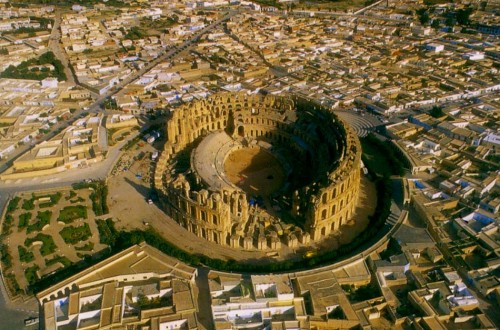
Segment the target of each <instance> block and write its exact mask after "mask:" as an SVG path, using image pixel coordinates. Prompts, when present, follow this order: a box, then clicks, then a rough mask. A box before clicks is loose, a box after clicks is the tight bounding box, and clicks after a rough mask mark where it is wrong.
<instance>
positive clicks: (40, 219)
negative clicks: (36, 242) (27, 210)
mask: <svg viewBox="0 0 500 330" xmlns="http://www.w3.org/2000/svg"><path fill="white" fill-rule="evenodd" d="M51 217H52V211H38V213H37V215H36V220H37V221H36V222H34V223H32V224H30V225H28V228H27V229H26V232H27V233H28V234H29V233H32V232H34V231H41V230H42V229H43V227H45V226H46V225H48V224H49V223H50V218H51Z"/></svg>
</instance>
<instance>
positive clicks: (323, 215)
mask: <svg viewBox="0 0 500 330" xmlns="http://www.w3.org/2000/svg"><path fill="white" fill-rule="evenodd" d="M325 219H326V209H323V211H321V220H325Z"/></svg>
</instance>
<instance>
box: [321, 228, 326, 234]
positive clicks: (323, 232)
mask: <svg viewBox="0 0 500 330" xmlns="http://www.w3.org/2000/svg"><path fill="white" fill-rule="evenodd" d="M325 235H326V227H323V228H321V236H325Z"/></svg>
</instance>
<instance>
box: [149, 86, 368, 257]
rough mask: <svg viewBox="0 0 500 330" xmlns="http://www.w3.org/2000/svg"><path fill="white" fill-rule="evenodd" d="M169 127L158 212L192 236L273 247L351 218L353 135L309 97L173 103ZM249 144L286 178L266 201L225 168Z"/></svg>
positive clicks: (355, 171)
mask: <svg viewBox="0 0 500 330" xmlns="http://www.w3.org/2000/svg"><path fill="white" fill-rule="evenodd" d="M166 134H167V142H166V144H165V147H164V150H163V152H162V153H161V156H160V157H159V160H158V162H157V166H156V170H155V180H154V184H155V188H156V190H157V191H158V193H159V197H160V204H161V207H162V208H163V209H164V211H165V212H166V213H167V214H168V215H169V216H171V217H172V218H173V219H175V220H176V221H177V222H178V223H179V224H180V225H182V226H183V227H185V228H186V229H188V230H189V231H191V232H192V233H194V234H195V235H198V236H200V237H203V238H205V239H207V240H209V241H212V242H216V243H218V244H222V245H228V246H231V247H235V248H243V249H260V250H267V249H269V250H276V249H279V248H280V247H281V245H282V244H286V245H287V246H290V247H296V246H298V245H300V244H309V243H310V242H311V241H318V240H321V239H322V238H325V237H326V236H328V235H330V234H332V233H334V232H336V231H338V230H339V228H340V226H342V225H343V224H345V223H346V222H348V221H353V219H352V215H353V212H354V209H355V207H356V204H357V201H358V195H359V187H360V156H361V148H360V144H359V140H358V138H357V137H356V135H355V134H354V132H353V131H352V130H351V129H350V128H349V127H348V126H346V125H345V123H343V122H342V121H341V120H340V119H339V118H337V116H335V115H334V114H333V113H331V112H329V111H328V110H326V109H323V108H321V107H320V106H318V105H316V104H313V103H310V102H307V101H305V100H303V99H300V98H296V97H293V96H286V97H283V96H274V95H265V96H264V95H261V94H251V95H249V94H246V93H220V94H216V95H212V96H210V97H208V98H206V99H203V100H199V101H194V102H192V103H189V104H186V105H183V106H181V107H179V108H177V109H175V110H174V111H173V113H172V117H171V118H170V119H169V121H168V124H167V128H166ZM252 148H260V149H262V150H264V151H265V152H268V153H270V154H272V155H273V156H274V157H275V158H276V159H277V160H278V162H279V163H280V166H281V168H282V171H283V175H284V176H285V180H284V183H283V185H281V186H280V187H279V189H277V190H276V191H274V192H273V193H271V194H270V195H269V196H267V197H266V199H265V200H263V201H262V200H259V196H253V195H252V194H250V193H249V192H248V191H244V190H243V189H242V188H241V187H240V186H239V185H238V183H235V182H233V181H231V180H229V179H228V176H227V175H226V173H225V171H224V164H225V162H226V161H227V159H228V156H229V155H231V153H233V152H234V151H235V150H251V149H252ZM271 178H272V177H271Z"/></svg>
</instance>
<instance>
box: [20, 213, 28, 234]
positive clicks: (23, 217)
mask: <svg viewBox="0 0 500 330" xmlns="http://www.w3.org/2000/svg"><path fill="white" fill-rule="evenodd" d="M30 220H31V212H26V213H23V214H21V215H20V216H19V225H18V229H19V230H22V229H23V228H25V227H27V226H28V224H29V222H30Z"/></svg>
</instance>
